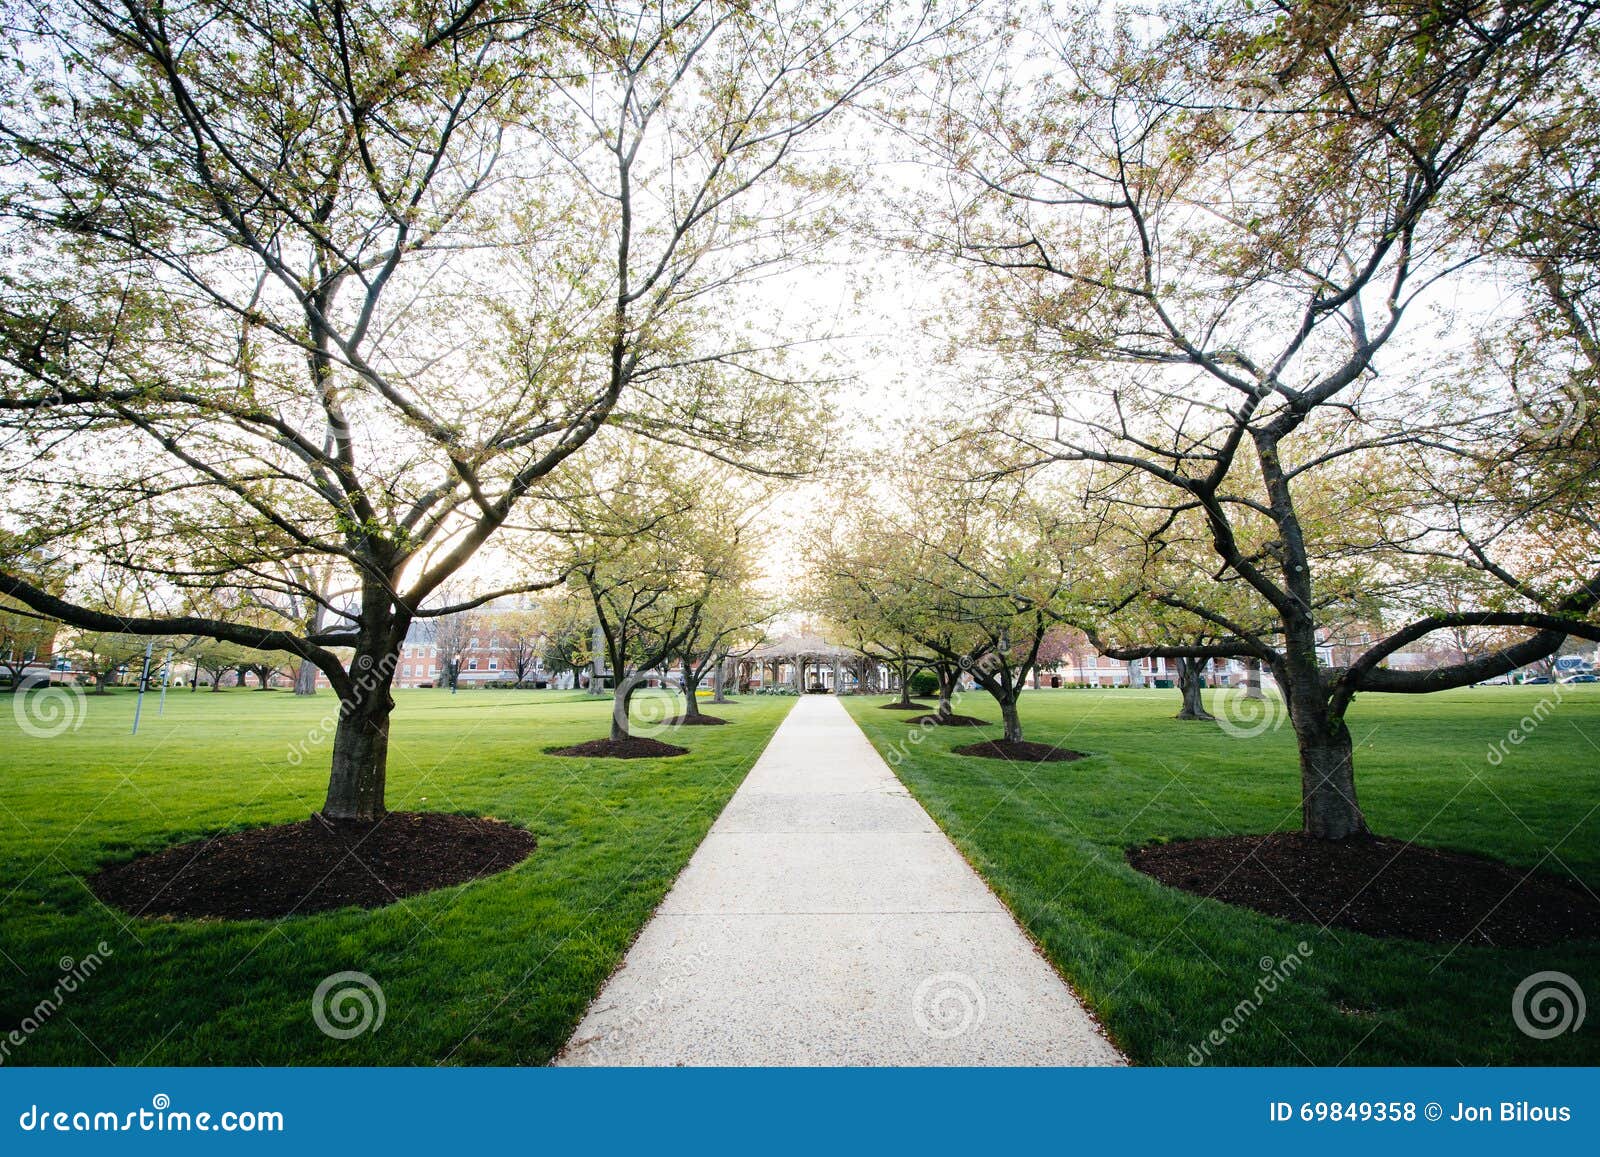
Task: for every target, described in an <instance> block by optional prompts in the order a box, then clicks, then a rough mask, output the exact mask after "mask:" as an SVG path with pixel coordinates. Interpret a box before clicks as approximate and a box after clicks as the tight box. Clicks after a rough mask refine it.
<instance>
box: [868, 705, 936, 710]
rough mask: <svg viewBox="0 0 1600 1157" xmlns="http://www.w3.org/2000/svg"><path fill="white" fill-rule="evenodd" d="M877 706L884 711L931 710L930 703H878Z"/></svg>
mask: <svg viewBox="0 0 1600 1157" xmlns="http://www.w3.org/2000/svg"><path fill="white" fill-rule="evenodd" d="M878 706H879V707H881V708H883V709H884V710H885V711H931V710H933V705H932V704H931V703H880V704H878Z"/></svg>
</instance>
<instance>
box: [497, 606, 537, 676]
mask: <svg viewBox="0 0 1600 1157" xmlns="http://www.w3.org/2000/svg"><path fill="white" fill-rule="evenodd" d="M494 629H495V631H496V633H497V634H498V635H499V637H500V639H501V641H502V642H503V643H504V644H505V652H506V656H507V657H508V658H509V659H510V660H511V669H512V671H513V672H514V673H515V674H516V678H517V682H518V683H519V684H520V683H522V682H524V681H526V680H527V678H528V676H530V675H532V674H533V673H534V671H535V670H536V669H537V668H538V666H539V659H540V656H541V655H542V654H543V653H544V648H545V642H546V640H545V620H544V617H543V615H542V614H541V613H540V612H539V611H538V610H533V609H528V608H519V609H517V610H511V611H502V612H501V613H499V614H497V615H496V616H495V617H494Z"/></svg>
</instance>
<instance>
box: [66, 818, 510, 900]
mask: <svg viewBox="0 0 1600 1157" xmlns="http://www.w3.org/2000/svg"><path fill="white" fill-rule="evenodd" d="M535 843H536V841H535V840H534V837H533V833H532V832H529V831H527V830H526V829H523V828H519V827H514V826H512V825H511V824H508V823H502V822H501V821H500V820H491V819H481V818H478V817H475V816H456V815H444V814H441V813H439V812H390V813H389V814H388V815H386V816H384V817H383V819H381V820H379V821H378V822H377V823H353V822H346V821H329V820H324V819H323V818H322V817H321V816H312V817H311V818H310V819H309V820H304V821H302V822H300V823H297V824H277V825H274V826H273V827H269V828H253V829H251V830H250V831H243V832H229V833H228V834H226V835H220V836H212V837H211V838H209V839H204V840H195V841H192V842H190V843H187V844H179V845H178V846H177V847H172V848H168V849H166V850H165V851H161V852H156V853H154V854H152V855H148V856H140V857H139V858H138V859H136V860H129V861H128V862H126V863H121V864H111V865H109V866H107V867H105V868H102V869H101V870H100V872H99V873H97V874H96V875H95V876H94V877H93V879H92V880H91V881H90V883H91V885H92V887H93V888H94V893H95V895H97V896H99V897H100V898H101V899H102V900H104V901H106V903H108V904H112V905H115V906H116V907H118V908H121V909H123V910H124V911H127V912H132V913H133V914H134V915H135V916H181V917H207V916H209V917H220V918H222V919H228V920H270V919H274V918H276V917H279V916H290V915H299V914H303V913H308V912H325V911H328V910H329V909H331V908H348V907H357V908H381V907H383V906H384V905H385V904H392V903H394V902H395V901H396V900H398V899H401V898H402V897H405V896H415V895H416V894H417V893H419V892H431V891H432V890H433V889H435V888H446V887H449V886H450V885H452V884H465V883H467V882H468V881H471V880H476V879H478V878H479V877H481V876H487V875H492V874H494V873H496V872H503V871H505V870H506V869H507V868H510V867H513V866H514V865H516V864H519V863H521V862H522V861H523V860H525V859H527V858H528V857H529V856H530V855H532V854H533V849H534V846H535Z"/></svg>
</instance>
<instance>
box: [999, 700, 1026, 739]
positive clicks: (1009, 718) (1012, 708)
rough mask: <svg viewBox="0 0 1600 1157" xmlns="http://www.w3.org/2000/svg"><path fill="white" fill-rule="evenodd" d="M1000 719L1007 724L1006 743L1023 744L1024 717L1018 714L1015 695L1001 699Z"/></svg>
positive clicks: (1004, 737)
mask: <svg viewBox="0 0 1600 1157" xmlns="http://www.w3.org/2000/svg"><path fill="white" fill-rule="evenodd" d="M1000 719H1001V721H1002V722H1003V723H1004V724H1005V735H1004V736H1003V737H1002V738H1003V739H1004V741H1005V742H1006V743H1021V742H1022V717H1021V716H1020V715H1018V714H1017V697H1016V695H1015V694H1014V693H1013V694H1011V695H1007V696H1004V697H1002V698H1001V699H1000Z"/></svg>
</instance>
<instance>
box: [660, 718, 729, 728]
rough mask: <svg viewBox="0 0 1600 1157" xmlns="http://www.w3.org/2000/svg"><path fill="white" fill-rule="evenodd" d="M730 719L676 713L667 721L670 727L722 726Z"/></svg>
mask: <svg viewBox="0 0 1600 1157" xmlns="http://www.w3.org/2000/svg"><path fill="white" fill-rule="evenodd" d="M727 722H728V721H727V720H726V719H718V718H717V717H716V716H715V715H674V716H673V717H672V718H671V719H668V720H667V721H666V725H667V726H668V727H721V726H723V725H724V724H725V723H727Z"/></svg>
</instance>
